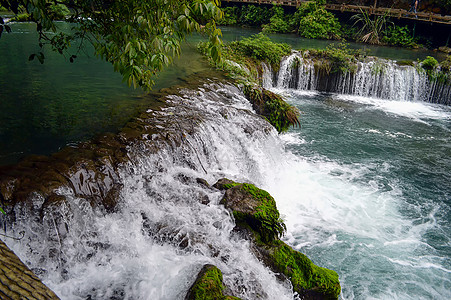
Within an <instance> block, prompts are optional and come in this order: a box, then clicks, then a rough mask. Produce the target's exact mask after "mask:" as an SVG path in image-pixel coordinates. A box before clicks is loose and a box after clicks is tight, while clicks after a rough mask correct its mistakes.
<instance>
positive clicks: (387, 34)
mask: <svg viewBox="0 0 451 300" xmlns="http://www.w3.org/2000/svg"><path fill="white" fill-rule="evenodd" d="M382 42H383V43H387V44H389V45H392V46H401V47H406V48H416V47H418V45H417V43H416V42H415V40H414V38H413V35H412V34H411V32H410V30H409V28H408V27H407V26H397V25H393V24H392V25H391V26H387V28H386V29H385V31H384V32H383V37H382Z"/></svg>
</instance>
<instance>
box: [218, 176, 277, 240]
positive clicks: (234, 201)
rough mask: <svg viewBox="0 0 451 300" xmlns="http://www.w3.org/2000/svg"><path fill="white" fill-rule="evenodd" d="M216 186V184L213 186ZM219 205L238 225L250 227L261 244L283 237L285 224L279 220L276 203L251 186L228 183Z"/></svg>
mask: <svg viewBox="0 0 451 300" xmlns="http://www.w3.org/2000/svg"><path fill="white" fill-rule="evenodd" d="M215 185H217V184H215ZM222 187H223V188H224V189H226V192H225V194H224V197H223V198H222V200H221V202H220V203H221V204H224V206H225V207H226V208H228V209H230V210H232V212H233V216H234V217H235V220H236V222H237V223H238V224H241V225H242V226H246V225H248V226H250V227H251V229H252V230H253V231H254V232H255V233H256V234H257V235H258V239H259V240H261V241H262V242H271V241H274V240H276V239H277V238H278V237H279V236H282V235H283V232H284V231H285V224H284V223H283V221H282V220H281V219H280V214H279V211H278V210H277V207H276V201H275V200H274V198H273V197H272V196H271V195H270V194H269V193H268V192H266V191H264V190H262V189H259V188H257V187H256V186H255V185H253V184H248V183H236V182H233V181H232V182H229V183H225V184H223V185H222Z"/></svg>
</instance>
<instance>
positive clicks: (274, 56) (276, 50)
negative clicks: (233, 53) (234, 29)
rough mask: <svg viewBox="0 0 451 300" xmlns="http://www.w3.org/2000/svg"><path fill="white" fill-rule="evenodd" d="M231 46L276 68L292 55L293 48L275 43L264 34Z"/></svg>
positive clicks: (233, 43)
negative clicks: (286, 56) (285, 57)
mask: <svg viewBox="0 0 451 300" xmlns="http://www.w3.org/2000/svg"><path fill="white" fill-rule="evenodd" d="M230 46H231V47H232V48H234V49H236V50H237V51H239V52H241V53H242V54H243V55H246V56H249V57H252V58H254V59H256V60H259V61H264V62H267V63H268V64H270V65H272V66H273V67H274V68H277V67H278V66H279V65H280V61H281V59H282V57H284V56H285V55H288V54H290V53H291V47H290V46H289V45H288V44H280V43H274V42H273V41H271V39H270V38H269V37H267V36H266V35H264V34H263V33H259V34H255V35H253V36H251V37H249V38H245V39H242V40H241V41H236V42H232V43H231V45H230Z"/></svg>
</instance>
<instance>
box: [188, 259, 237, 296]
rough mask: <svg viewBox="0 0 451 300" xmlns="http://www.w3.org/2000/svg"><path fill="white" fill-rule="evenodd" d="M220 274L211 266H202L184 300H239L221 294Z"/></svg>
mask: <svg viewBox="0 0 451 300" xmlns="http://www.w3.org/2000/svg"><path fill="white" fill-rule="evenodd" d="M224 289H225V287H224V285H223V284H222V272H221V270H219V269H218V268H217V267H215V266H213V265H208V264H207V265H204V267H203V268H202V269H201V270H200V272H199V275H198V276H197V278H196V281H195V282H194V284H193V285H192V286H191V288H190V289H189V290H188V293H187V295H186V297H185V300H240V298H237V297H233V296H226V295H224V294H223V292H224Z"/></svg>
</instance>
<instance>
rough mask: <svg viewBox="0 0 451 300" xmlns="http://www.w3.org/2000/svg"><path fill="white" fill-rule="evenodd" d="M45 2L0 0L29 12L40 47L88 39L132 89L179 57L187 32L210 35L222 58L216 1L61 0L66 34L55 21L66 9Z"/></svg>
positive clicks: (147, 83)
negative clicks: (68, 28) (68, 29)
mask: <svg viewBox="0 0 451 300" xmlns="http://www.w3.org/2000/svg"><path fill="white" fill-rule="evenodd" d="M48 4H49V3H48V2H47V1H46V0H23V1H1V5H3V6H5V7H6V8H8V9H11V10H12V11H13V12H14V13H16V14H18V13H19V5H22V6H23V7H24V9H25V10H26V11H25V12H26V13H28V14H30V15H31V19H32V20H33V21H35V22H36V23H37V31H38V33H39V44H40V46H41V48H42V47H43V46H44V45H46V44H49V45H51V46H52V48H53V49H54V50H56V51H58V52H60V53H67V54H69V53H68V52H69V51H71V50H69V46H70V44H71V42H72V41H74V40H81V41H82V43H84V42H88V43H91V44H93V45H94V48H95V51H96V54H97V55H98V56H100V57H101V58H103V59H105V60H106V61H108V62H111V63H112V64H113V66H114V69H115V70H116V71H118V72H120V73H121V74H122V75H123V78H124V80H125V81H126V82H127V83H128V85H133V86H134V87H137V86H142V87H143V88H145V89H150V88H151V87H152V85H153V84H154V81H153V79H152V78H153V76H155V75H156V74H157V73H158V72H159V71H161V70H162V69H163V67H165V66H167V65H168V64H170V63H171V61H172V59H173V57H175V56H178V55H180V43H181V42H182V41H183V40H184V38H185V36H186V35H187V34H190V33H192V32H205V33H207V34H209V36H210V44H209V45H210V49H209V51H210V53H211V57H212V58H214V59H215V60H220V59H221V54H220V50H221V46H222V42H221V40H220V36H221V31H220V30H219V29H217V28H216V20H219V19H220V18H221V17H222V12H221V10H220V9H219V7H218V6H219V0H164V1H163V0H155V1H136V0H111V1H91V0H61V1H58V4H61V5H63V4H64V5H65V6H66V7H67V8H69V9H70V11H71V15H70V17H69V18H68V19H67V21H68V22H71V23H74V24H75V25H74V26H73V28H72V31H71V32H70V33H63V32H60V31H59V30H58V28H57V26H56V25H55V23H54V20H56V19H57V17H59V16H58V15H60V14H64V13H66V12H67V11H65V10H64V9H63V8H62V7H61V6H57V7H56V8H52V9H51V6H50V5H48ZM41 52H43V51H42V50H41ZM75 54H77V53H75ZM75 54H73V53H72V55H71V57H72V60H73V58H74V55H75ZM75 57H76V55H75Z"/></svg>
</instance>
